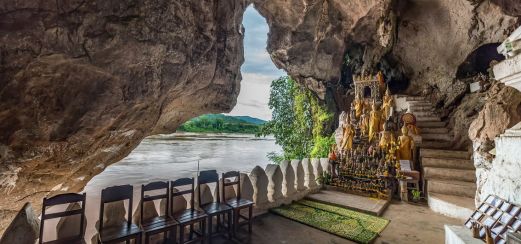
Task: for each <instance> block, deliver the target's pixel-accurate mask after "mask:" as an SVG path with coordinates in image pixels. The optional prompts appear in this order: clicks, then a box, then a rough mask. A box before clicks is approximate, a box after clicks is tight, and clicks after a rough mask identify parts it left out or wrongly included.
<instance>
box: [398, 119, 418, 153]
mask: <svg viewBox="0 0 521 244" xmlns="http://www.w3.org/2000/svg"><path fill="white" fill-rule="evenodd" d="M398 145H399V149H398V159H400V160H412V150H413V149H414V140H413V139H412V137H411V136H409V129H408V128H407V126H403V127H402V135H401V136H399V137H398Z"/></svg>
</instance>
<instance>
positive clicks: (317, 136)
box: [259, 76, 334, 162]
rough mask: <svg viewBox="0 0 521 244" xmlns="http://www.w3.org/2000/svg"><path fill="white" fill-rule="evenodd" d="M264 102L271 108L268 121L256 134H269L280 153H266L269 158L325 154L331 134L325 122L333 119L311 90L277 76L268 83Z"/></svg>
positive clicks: (289, 79) (274, 159)
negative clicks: (268, 87)
mask: <svg viewBox="0 0 521 244" xmlns="http://www.w3.org/2000/svg"><path fill="white" fill-rule="evenodd" d="M268 105H269V107H270V109H272V111H273V112H272V120H271V121H268V122H267V123H266V124H265V125H264V126H263V127H262V129H261V132H260V133H259V135H273V136H274V137H275V140H276V142H277V144H279V145H280V146H282V150H283V152H284V155H276V154H273V153H271V154H269V155H268V157H269V158H270V159H271V160H272V161H275V162H279V161H281V160H283V159H295V158H298V159H301V158H304V157H310V156H313V157H325V156H327V150H328V148H329V145H330V144H331V143H332V140H331V138H332V136H331V133H330V131H328V130H329V128H328V127H327V126H326V125H328V124H330V122H331V121H332V120H333V114H332V113H330V112H329V111H328V110H327V108H326V107H325V106H324V105H322V104H321V102H320V101H319V100H318V98H317V97H316V96H315V95H314V94H313V93H312V92H310V91H309V90H307V89H305V88H303V87H300V86H299V85H298V84H297V83H296V82H295V81H294V80H292V79H291V77H289V76H285V77H280V78H279V79H277V80H274V81H272V83H271V91H270V100H269V103H268ZM328 133H329V134H328ZM333 141H334V140H333Z"/></svg>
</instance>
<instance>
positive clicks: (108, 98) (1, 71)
mask: <svg viewBox="0 0 521 244" xmlns="http://www.w3.org/2000/svg"><path fill="white" fill-rule="evenodd" d="M247 4H248V3H247V1H239V0H231V1H217V0H209V1H190V0H181V1H165V0H138V1H112V0H109V1H75V0H73V1H32V0H5V1H1V3H0V43H1V45H0V131H1V132H2V133H0V161H1V162H2V163H1V164H0V188H1V190H2V192H4V191H5V192H7V197H4V198H2V199H0V209H1V211H3V214H4V213H7V216H5V218H2V220H5V221H0V222H1V223H0V230H3V229H5V227H6V224H8V222H9V220H10V219H12V217H13V216H14V214H13V213H14V212H13V210H17V209H18V208H19V207H20V206H21V205H20V204H23V203H24V202H25V201H31V202H33V204H34V205H35V208H36V210H37V211H38V209H39V205H40V204H41V203H40V202H41V198H42V197H43V196H45V195H46V194H47V193H49V191H58V192H60V191H79V190H80V189H81V188H82V187H83V186H84V185H85V184H86V183H87V182H88V181H89V180H90V179H91V178H92V177H93V176H94V175H96V174H98V173H100V172H101V171H102V170H103V169H104V168H105V167H106V166H108V165H110V164H111V163H114V162H117V161H118V160H120V159H121V158H123V157H124V156H126V155H128V153H130V151H131V150H132V149H133V148H135V147H136V146H137V145H138V144H139V142H140V141H141V140H142V139H143V138H144V137H145V136H148V135H152V134H157V133H170V132H174V131H175V129H176V127H177V126H178V125H179V124H180V123H182V122H184V121H186V120H187V119H189V118H192V117H194V116H197V115H199V114H203V113H209V112H226V111H230V110H231V109H232V108H233V106H234V105H235V103H236V97H237V96H238V93H239V88H240V85H239V82H240V80H241V74H240V66H241V64H242V63H243V44H242V43H243V34H242V33H243V27H242V25H241V22H242V15H243V13H244V9H245V8H246V5H247ZM19 199H24V200H23V201H21V200H20V201H19Z"/></svg>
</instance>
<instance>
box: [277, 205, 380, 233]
mask: <svg viewBox="0 0 521 244" xmlns="http://www.w3.org/2000/svg"><path fill="white" fill-rule="evenodd" d="M270 211H271V212H273V213H275V214H278V215H281V216H283V217H286V218H289V219H292V220H295V221H297V222H300V223H302V224H305V225H309V226H311V227H314V228H317V229H319V230H322V231H325V232H328V233H331V234H334V235H337V236H340V237H343V238H346V239H349V240H352V241H355V242H358V243H370V242H371V241H373V240H374V239H375V238H376V237H377V236H378V234H379V233H380V232H382V231H383V230H384V229H385V226H387V224H388V223H389V220H387V219H384V218H380V217H376V216H372V215H368V214H365V213H360V212H356V211H352V210H349V209H345V208H340V207H336V206H332V205H328V204H323V203H318V202H314V201H309V200H300V201H298V202H295V203H292V204H290V205H284V206H281V207H278V208H272V209H271V210H270Z"/></svg>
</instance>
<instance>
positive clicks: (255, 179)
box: [0, 158, 331, 244]
mask: <svg viewBox="0 0 521 244" xmlns="http://www.w3.org/2000/svg"><path fill="white" fill-rule="evenodd" d="M330 169H331V165H330V164H329V160H328V159H327V158H320V159H318V158H312V159H308V158H305V159H302V160H291V161H283V162H282V163H281V164H280V165H277V164H269V165H267V166H266V169H263V168H262V167H260V166H256V167H255V168H253V170H252V171H251V172H250V174H245V173H241V182H240V186H241V187H240V188H241V198H244V199H248V200H252V201H253V202H254V203H255V204H254V214H256V215H258V214H261V213H264V212H266V211H267V210H268V209H269V208H273V207H277V206H280V205H282V204H289V203H291V202H292V201H296V200H299V199H302V198H304V197H305V196H306V195H307V194H310V193H313V192H316V191H319V190H320V188H321V185H320V183H319V182H318V179H319V177H321V176H323V173H324V171H325V172H330ZM219 187H220V189H221V191H223V190H224V191H226V194H225V195H226V198H227V199H229V198H232V197H235V196H236V194H237V192H236V191H237V187H233V188H232V187H228V188H226V189H223V188H222V186H221V185H220V186H219ZM214 189H215V185H210V186H207V185H203V186H201V193H202V197H201V198H202V199H198V197H197V191H198V189H197V188H196V189H195V194H196V195H195V205H196V206H198V204H199V202H200V201H201V202H203V203H207V202H210V201H213V200H214V199H216V196H215V190H214ZM187 200H188V199H184V198H182V197H181V198H176V199H174V206H175V209H176V210H181V209H184V208H186V207H187V206H188V201H187ZM155 204H156V203H153V202H149V203H147V204H145V206H144V213H143V214H144V215H145V216H146V217H145V218H151V217H155V216H157V215H158V211H157V208H156V206H155ZM159 205H160V206H159V209H161V212H163V209H164V207H165V206H164V205H165V202H164V201H161V202H160V204H159ZM27 206H29V207H24V208H23V209H22V210H21V211H20V214H19V217H17V218H15V221H14V222H13V223H12V224H11V225H12V226H14V227H10V228H8V229H7V231H6V233H4V236H3V239H2V241H0V244H3V243H7V242H6V241H8V240H15V239H17V238H21V237H20V233H19V232H17V231H16V229H20V230H24V231H26V230H33V231H32V232H34V233H32V232H31V233H32V235H30V237H29V238H31V241H32V239H34V241H36V239H35V238H37V233H38V231H37V230H36V229H37V228H38V226H37V225H38V222H37V220H36V218H35V214H34V213H33V211H32V209H31V208H30V205H27ZM75 207H77V206H74V205H71V206H69V208H75ZM28 209H29V210H30V211H29V210H28ZM105 210H106V211H105V215H104V226H112V225H121V224H123V223H124V221H125V213H126V211H127V210H126V209H125V205H124V204H123V202H114V203H110V204H107V205H106V209H105ZM140 215H141V213H140V210H139V208H137V210H136V211H134V215H133V220H134V222H135V223H137V224H139V221H140ZM20 216H21V217H20ZM77 221H79V219H66V220H62V221H60V223H59V224H58V226H57V236H68V235H70V233H69V232H72V230H73V229H72V228H69V226H75V222H77ZM98 224H99V221H97V223H96V226H98ZM20 225H22V226H20ZM35 226H36V228H35ZM12 229H14V230H13V231H10V230H12ZM15 232H16V233H15ZM27 236H28V235H25V236H24V238H25V237H27ZM13 238H14V239H13ZM87 238H88V237H87ZM91 240H92V243H96V240H97V234H96V235H95V236H93V237H92V238H91ZM31 241H28V242H27V243H30V242H31ZM32 243H34V242H32Z"/></svg>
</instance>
